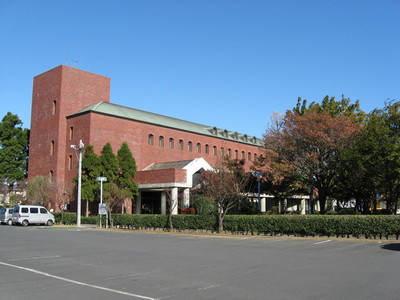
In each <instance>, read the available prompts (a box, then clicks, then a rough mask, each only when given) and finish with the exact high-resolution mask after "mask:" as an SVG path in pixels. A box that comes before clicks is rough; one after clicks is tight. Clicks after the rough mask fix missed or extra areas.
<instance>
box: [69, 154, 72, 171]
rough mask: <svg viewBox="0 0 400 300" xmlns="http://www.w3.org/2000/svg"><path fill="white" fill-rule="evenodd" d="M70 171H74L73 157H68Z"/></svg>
mask: <svg viewBox="0 0 400 300" xmlns="http://www.w3.org/2000/svg"><path fill="white" fill-rule="evenodd" d="M68 170H72V155H70V156H69V157H68Z"/></svg>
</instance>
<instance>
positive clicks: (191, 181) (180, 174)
mask: <svg viewBox="0 0 400 300" xmlns="http://www.w3.org/2000/svg"><path fill="white" fill-rule="evenodd" d="M207 170H212V167H211V166H210V164H209V163H208V162H206V161H205V159H204V158H195V159H192V160H180V161H170V162H157V163H153V164H151V165H150V166H148V167H147V168H145V169H143V170H142V171H138V172H137V173H136V176H135V181H136V182H137V183H138V184H139V189H165V188H171V187H179V188H193V187H195V186H196V185H197V184H198V181H199V179H200V176H201V172H202V171H207Z"/></svg>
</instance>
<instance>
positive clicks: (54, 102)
mask: <svg viewBox="0 0 400 300" xmlns="http://www.w3.org/2000/svg"><path fill="white" fill-rule="evenodd" d="M56 112H57V101H56V100H54V101H53V108H52V113H53V115H55V114H56Z"/></svg>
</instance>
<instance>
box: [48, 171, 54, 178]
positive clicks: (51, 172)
mask: <svg viewBox="0 0 400 300" xmlns="http://www.w3.org/2000/svg"><path fill="white" fill-rule="evenodd" d="M49 176H50V178H53V176H54V174H53V170H50V173H49Z"/></svg>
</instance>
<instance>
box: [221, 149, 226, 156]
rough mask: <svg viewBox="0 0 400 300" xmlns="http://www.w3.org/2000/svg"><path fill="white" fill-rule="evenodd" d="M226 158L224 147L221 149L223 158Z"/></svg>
mask: <svg viewBox="0 0 400 300" xmlns="http://www.w3.org/2000/svg"><path fill="white" fill-rule="evenodd" d="M224 156H225V149H224V147H221V157H224Z"/></svg>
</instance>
